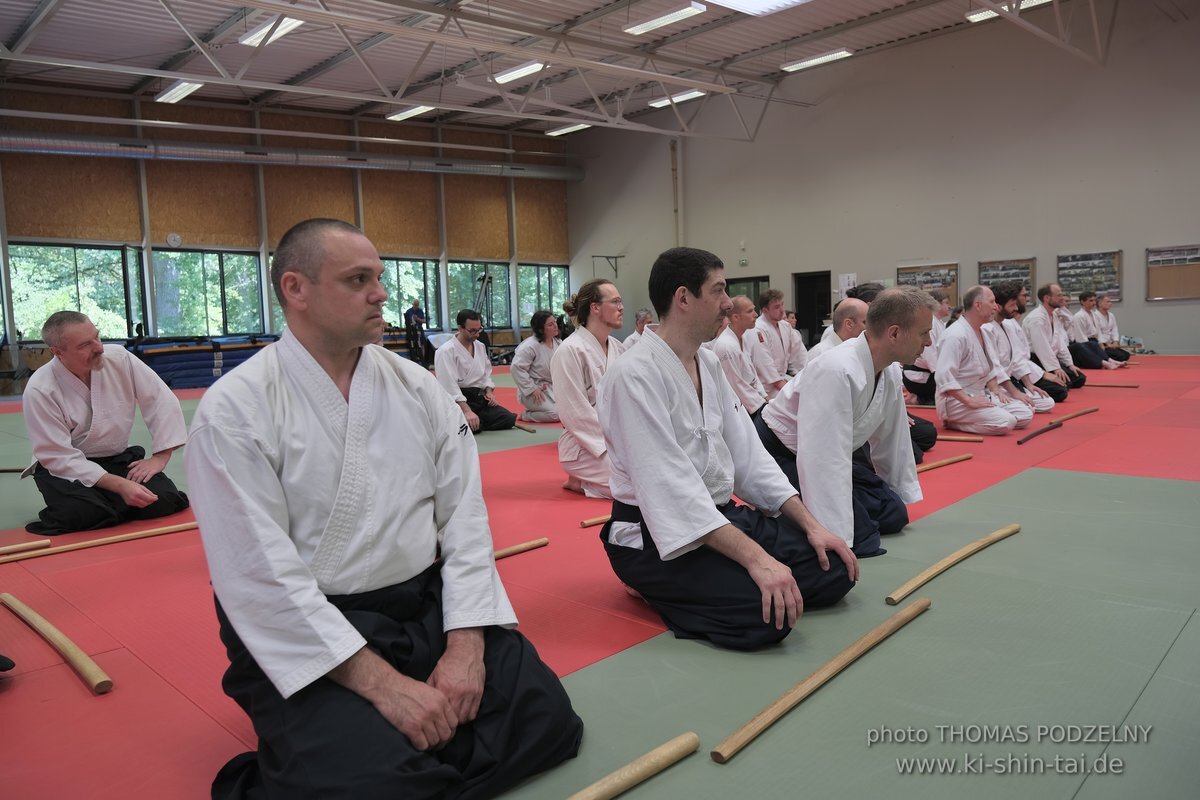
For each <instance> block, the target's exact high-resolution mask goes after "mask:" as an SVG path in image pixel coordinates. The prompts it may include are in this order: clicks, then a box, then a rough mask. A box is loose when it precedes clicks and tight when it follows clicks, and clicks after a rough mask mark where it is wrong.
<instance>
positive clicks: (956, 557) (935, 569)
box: [884, 524, 1021, 606]
mask: <svg viewBox="0 0 1200 800" xmlns="http://www.w3.org/2000/svg"><path fill="white" fill-rule="evenodd" d="M1020 530H1021V526H1020V525H1016V524H1014V525H1007V526H1005V527H1003V528H1001V529H1000V530H998V531H993V532H992V533H989V534H988V535H987V536H985V537H983V538H982V539H980V540H979V541H977V542H972V543H971V544H969V545H967V546H966V547H964V548H962V549H961V550H956V551H955V552H953V553H951V554H950V555H948V556H946V557H945V558H943V559H942V560H941V561H939V562H937V563H936V564H934V565H933V566H932V567H929V568H928V569H926V570H925V571H923V572H922V573H920V574H919V575H917V577H915V578H913V579H912V580H910V581H908V582H907V583H905V584H904V585H903V586H901V587H900V588H899V589H897V590H896V591H894V592H892V593H891V594H889V595H888V596H887V597H886V598H884V600H885V601H886V602H887V604H888V605H889V606H894V605H896V604H897V603H899V602H900V601H901V600H903V599H904V598H906V597H908V596H909V595H910V594H912V593H913V592H915V591H916V590H917V589H918V588H919V587H921V586H923V585H925V584H926V583H928V582H929V581H931V580H933V579H934V578H936V577H937V576H938V575H941V574H942V573H943V572H945V571H946V570H948V569H950V568H951V567H953V566H954V565H955V564H957V563H958V562H960V561H962V560H963V559H965V558H969V557H971V556H973V555H975V554H976V553H978V552H979V551H980V550H982V549H983V548H985V547H987V546H988V545H992V544H995V543H996V542H998V541H1000V540H1001V539H1007V538H1008V537H1009V536H1012V535H1013V534H1014V533H1017V532H1018V531H1020Z"/></svg>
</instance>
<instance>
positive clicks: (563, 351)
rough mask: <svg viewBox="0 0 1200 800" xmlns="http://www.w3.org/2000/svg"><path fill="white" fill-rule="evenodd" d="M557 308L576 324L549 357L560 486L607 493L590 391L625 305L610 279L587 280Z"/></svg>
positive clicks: (617, 347) (608, 358)
mask: <svg viewBox="0 0 1200 800" xmlns="http://www.w3.org/2000/svg"><path fill="white" fill-rule="evenodd" d="M563 308H564V309H565V310H566V311H567V313H568V314H570V315H571V316H572V317H574V318H576V319H577V320H578V322H579V324H578V326H577V327H576V328H575V332H574V333H572V334H571V335H570V336H568V337H567V338H566V340H564V341H563V343H562V345H561V346H560V347H559V348H558V350H557V352H555V354H554V358H553V359H551V361H550V374H551V376H552V383H553V387H554V401H555V404H556V405H557V407H558V418H559V419H560V420H562V424H563V432H562V436H560V437H559V439H558V460H559V463H561V464H562V467H563V469H564V470H565V471H566V473H567V480H566V482H565V483H564V484H563V488H564V489H569V490H570V491H572V492H579V493H581V494H585V495H587V496H588V497H605V498H609V497H612V491H611V490H610V489H609V488H608V477H609V472H610V471H611V467H610V466H609V463H608V445H606V444H605V443H604V431H603V430H601V428H600V418H599V417H598V416H597V415H596V392H597V390H598V389H599V386H600V379H601V378H602V377H604V373H605V372H607V371H608V369H609V367H611V366H612V363H613V362H614V361H616V358H617V356H619V355H620V354H621V353H623V352H624V350H625V348H624V346H623V345H622V344H621V343H620V342H619V341H617V339H616V337H614V336H613V335H612V332H613V331H615V330H617V329H619V328H620V327H621V320H622V318H623V316H624V311H625V304H624V303H623V302H622V301H621V295H620V293H619V292H618V291H617V287H616V286H614V285H613V282H612V281H609V280H605V279H604V278H597V279H595V280H590V281H588V282H587V283H585V284H584V285H583V286H580V287H579V291H578V292H577V293H576V294H575V295H574V296H573V297H572V298H571V299H570V300H568V301H567V302H565V303H563Z"/></svg>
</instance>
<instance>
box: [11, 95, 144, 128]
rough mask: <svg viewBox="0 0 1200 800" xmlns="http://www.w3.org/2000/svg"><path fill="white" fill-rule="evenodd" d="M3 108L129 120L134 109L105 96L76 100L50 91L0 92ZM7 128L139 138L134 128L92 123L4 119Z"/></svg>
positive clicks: (120, 101)
mask: <svg viewBox="0 0 1200 800" xmlns="http://www.w3.org/2000/svg"><path fill="white" fill-rule="evenodd" d="M0 106H2V107H4V108H14V109H16V108H19V109H23V110H25V111H46V112H51V113H55V114H88V115H92V116H97V117H118V118H122V117H129V116H131V115H132V112H133V106H132V104H131V103H130V102H129V101H127V100H112V99H108V98H103V97H76V96H74V95H66V94H54V93H50V92H46V93H42V92H21V91H17V90H15V89H4V90H0ZM3 124H4V127H6V128H8V129H9V130H13V131H42V132H45V133H60V134H83V135H85V136H120V137H132V136H135V135H136V132H135V131H134V128H133V127H132V126H126V125H107V124H103V125H101V124H95V123H91V122H57V121H54V120H46V119H19V118H17V117H5V118H4V123H3Z"/></svg>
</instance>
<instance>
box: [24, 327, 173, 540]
mask: <svg viewBox="0 0 1200 800" xmlns="http://www.w3.org/2000/svg"><path fill="white" fill-rule="evenodd" d="M42 341H44V342H45V343H46V344H47V345H49V347H50V352H51V353H53V354H54V358H53V360H51V361H50V363H48V364H46V365H45V366H43V367H41V368H40V369H38V370H37V371H36V372H34V373H33V377H32V378H30V379H29V384H28V385H27V386H26V387H25V393H24V396H23V397H22V408H23V411H24V412H25V426H26V429H27V430H28V432H29V442H30V444H31V445H32V446H33V459H34V463H33V465H32V466H30V467H29V469H27V470H26V471H25V472H24V473H23V475H22V477H24V476H25V475H33V479H34V482H35V483H36V484H37V487H38V490H39V491H40V492H41V493H42V498H43V499H44V500H45V501H46V508H44V509H43V510H42V511H41V512H40V514H39V515H38V519H37V520H36V521H34V522H31V523H29V524H28V525H26V526H25V530H27V531H29V532H30V533H40V534H46V535H53V534H59V533H67V532H68V531H86V530H93V529H95V528H107V527H109V526H112V525H117V524H119V523H121V522H125V521H128V520H132V519H153V518H155V517H162V516H165V515H167V514H173V513H175V512H176V511H182V510H183V509H185V508H187V506H188V498H187V495H185V494H184V493H183V492H181V491H179V489H178V488H176V486H175V484H174V482H172V481H171V479H170V478H168V477H167V476H166V475H165V474H164V473H163V469H164V468H165V467H166V466H167V462H169V461H170V460H171V453H172V451H174V450H175V448H177V447H182V446H183V444H184V442H186V441H187V427H186V425H185V424H184V421H183V411H182V409H180V407H179V400H178V399H176V397H175V395H174V394H172V393H171V390H170V389H168V388H167V385H166V384H165V383H163V381H162V378H160V377H158V375H157V374H156V373H155V372H154V370H152V369H150V367H148V366H146V365H145V364H144V363H142V361H140V360H139V359H138V358H137V357H136V356H134V355H133V354H132V353H130V352H129V351H128V350H126V349H125V348H124V347H121V346H120V345H111V344H110V345H105V344H104V343H103V342H101V341H100V333H99V331H97V330H96V326H95V325H93V324H92V321H91V320H90V319H88V318H87V316H85V315H84V314H80V313H79V312H77V311H59V312H56V313H54V314H52V315H50V318H49V319H48V320H46V324H45V325H43V326H42ZM136 409H141V412H142V419H143V420H145V422H146V427H148V428H149V429H150V435H151V436H152V437H153V444H152V448H153V451H154V453H153V455H151V456H150V457H149V458H146V457H145V456H146V452H145V450H144V449H143V448H141V447H138V446H133V447H130V446H129V434H130V432H131V431H132V430H133V418H134V412H135V410H136Z"/></svg>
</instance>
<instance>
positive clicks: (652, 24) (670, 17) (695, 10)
mask: <svg viewBox="0 0 1200 800" xmlns="http://www.w3.org/2000/svg"><path fill="white" fill-rule="evenodd" d="M706 10H707V9H706V8H705V6H704V4H703V3H688V4H687V5H686V6H684V7H683V8H680V9H678V10H676V11H671V12H669V13H667V14H663V15H662V16H661V17H655V18H654V19H651V20H647V21H646V22H643V23H641V24H639V25H631V26H629V27H628V28H626V29H625V32H626V33H628V34H632V35H633V36H641V35H642V34H643V33H649V32H650V31H652V30H654V29H656V28H665V27H666V26H667V25H670V24H671V23H672V22H679V21H680V20H681V19H687V18H688V17H694V16H696V15H697V14H703V13H704V12H705V11H706Z"/></svg>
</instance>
